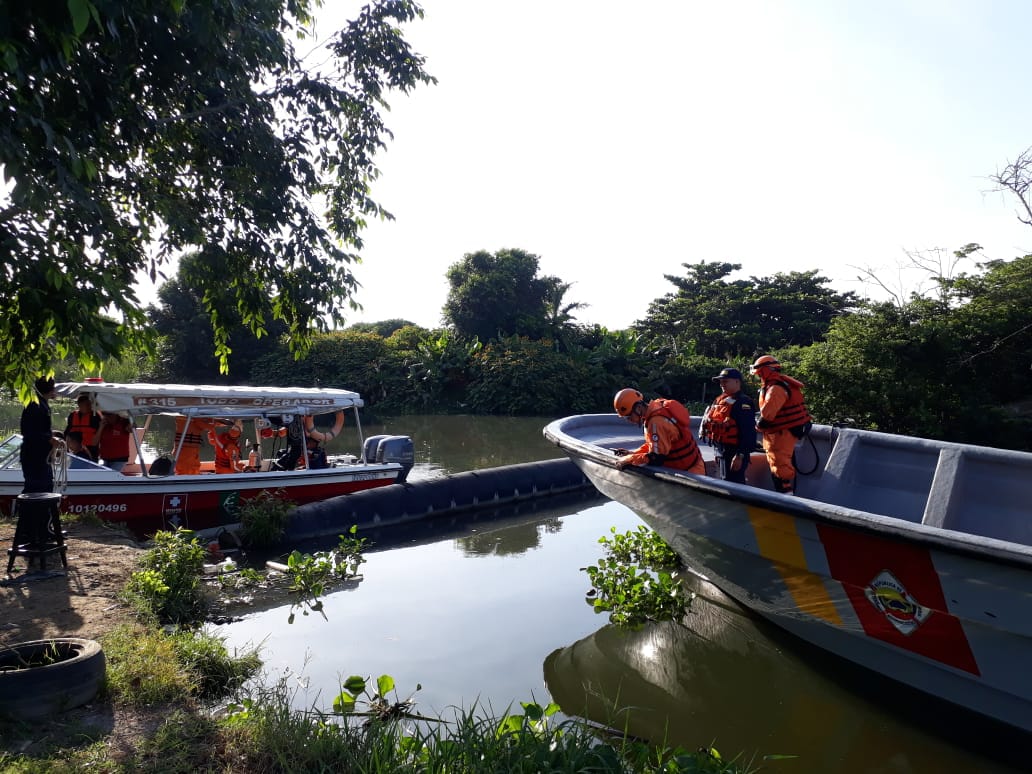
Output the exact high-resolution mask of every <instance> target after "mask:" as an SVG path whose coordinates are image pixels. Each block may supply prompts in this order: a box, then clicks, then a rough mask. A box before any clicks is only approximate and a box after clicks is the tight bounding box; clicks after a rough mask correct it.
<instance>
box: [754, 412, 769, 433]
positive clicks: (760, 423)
mask: <svg viewBox="0 0 1032 774" xmlns="http://www.w3.org/2000/svg"><path fill="white" fill-rule="evenodd" d="M766 427H770V422H768V421H767V420H766V419H764V418H763V417H761V416H760V415H759V414H757V415H756V429H757V430H763V429H764V428H766Z"/></svg>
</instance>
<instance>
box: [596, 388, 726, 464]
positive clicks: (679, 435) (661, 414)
mask: <svg viewBox="0 0 1032 774" xmlns="http://www.w3.org/2000/svg"><path fill="white" fill-rule="evenodd" d="M613 408H614V409H616V413H617V414H619V415H620V416H622V417H623V418H624V419H626V420H627V421H628V422H633V423H634V424H636V425H640V426H641V427H642V428H643V430H644V431H645V443H643V444H642V445H641V446H639V447H638V448H637V449H636V450H634V451H628V450H627V449H613V452H614V453H615V454H619V455H620V459H619V460H617V461H616V466H617V467H618V468H620V469H621V470H622V469H623V468H626V467H627V466H628V465H662V466H664V467H667V468H674V469H676V470H685V471H688V472H689V473H697V474H699V475H700V476H701V475H705V473H706V465H705V463H704V462H703V460H702V452H700V451H699V446H698V444H697V443H695V438H694V437H693V436H692V430H691V427H690V426H689V425H688V420H689V418H690V415H689V414H688V409H686V408H685V407H684V406H683V405H681V404H680V403H678V402H677V401H676V400H670V399H667V398H656V399H655V400H652V401H649V402H648V403H646V402H645V397H644V396H643V395H642V394H641V393H640V392H638V391H637V390H635V389H631V388H629V387H627V388H624V389H622V390H620V391H619V392H618V393H616V396H615V397H614V398H613Z"/></svg>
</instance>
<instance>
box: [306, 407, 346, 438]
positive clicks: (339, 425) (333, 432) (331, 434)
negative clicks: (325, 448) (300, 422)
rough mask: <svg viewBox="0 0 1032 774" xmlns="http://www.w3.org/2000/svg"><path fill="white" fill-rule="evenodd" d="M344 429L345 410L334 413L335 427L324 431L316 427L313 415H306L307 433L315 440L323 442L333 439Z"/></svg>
mask: <svg viewBox="0 0 1032 774" xmlns="http://www.w3.org/2000/svg"><path fill="white" fill-rule="evenodd" d="M343 429H344V412H343V411H338V412H337V413H336V414H334V416H333V428H332V429H330V430H327V431H326V432H323V431H321V430H316V429H315V420H314V419H313V418H312V417H311V415H306V416H305V435H306V436H308V437H309V438H314V439H315V440H317V441H319V443H323V442H325V441H330V440H333V439H334V438H336V437H337V436H338V435H340V431H341V430H343Z"/></svg>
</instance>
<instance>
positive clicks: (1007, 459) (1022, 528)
mask: <svg viewBox="0 0 1032 774" xmlns="http://www.w3.org/2000/svg"><path fill="white" fill-rule="evenodd" d="M940 465H941V467H942V477H943V479H944V481H943V482H942V483H943V484H944V485H943V488H942V490H941V491H937V492H936V497H935V501H934V502H932V501H931V500H930V501H929V507H928V509H927V510H926V518H927V521H925V523H927V524H931V525H933V526H941V527H943V528H945V529H952V530H957V531H958V532H967V533H969V534H972V535H982V536H984V537H989V538H997V539H999V540H1009V541H1011V542H1014V543H1021V544H1022V545H1032V521H1030V520H1029V519H1028V518H1027V514H1028V482H1029V481H1032V462H1030V461H1029V460H1028V456H1027V455H1023V454H1021V453H1019V452H1013V451H1008V450H1006V449H985V448H978V449H944V450H943V452H942V456H941V460H940ZM947 476H950V477H951V478H949V479H947V478H946V477H947ZM945 481H949V484H948V486H947V485H946V484H945ZM939 483H940V480H939V472H938V471H937V472H936V484H937V485H938V484H939Z"/></svg>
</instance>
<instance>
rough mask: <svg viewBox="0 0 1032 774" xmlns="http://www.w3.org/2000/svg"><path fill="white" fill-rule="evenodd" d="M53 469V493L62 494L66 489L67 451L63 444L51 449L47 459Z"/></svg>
mask: <svg viewBox="0 0 1032 774" xmlns="http://www.w3.org/2000/svg"><path fill="white" fill-rule="evenodd" d="M47 460H48V461H49V462H50V465H51V467H53V469H54V491H55V492H60V493H62V494H64V491H65V489H66V488H67V487H68V450H67V449H66V448H65V445H64V444H63V443H61V444H59V445H58V446H55V447H53V448H52V449H51V450H50V454H49V455H48V457H47Z"/></svg>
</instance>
